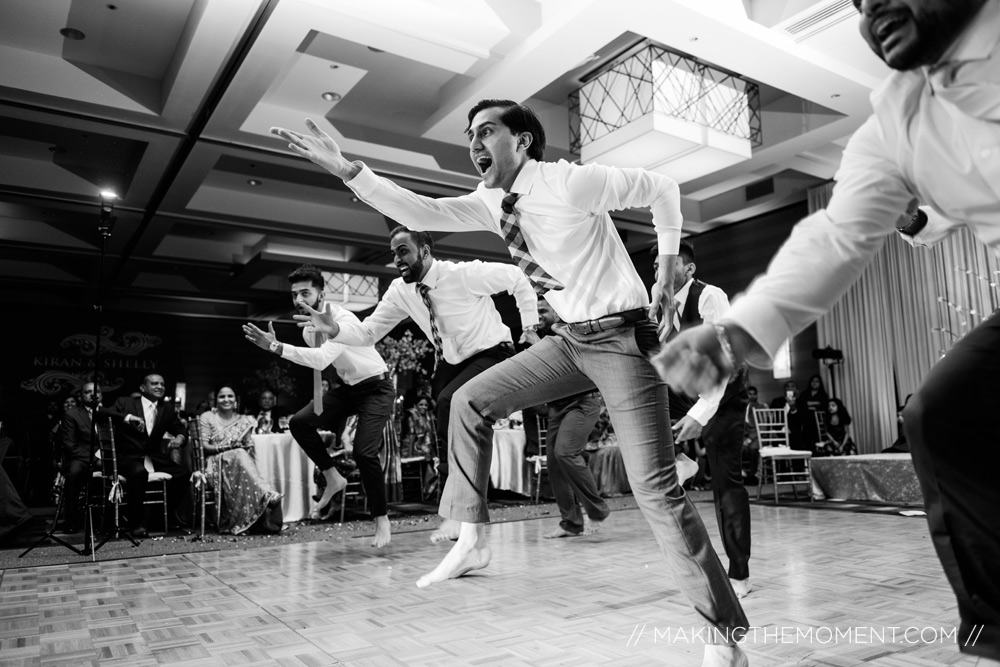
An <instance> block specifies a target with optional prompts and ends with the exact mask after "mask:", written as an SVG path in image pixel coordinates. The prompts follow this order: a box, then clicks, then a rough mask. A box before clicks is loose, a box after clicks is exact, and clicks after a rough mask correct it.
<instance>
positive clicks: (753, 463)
mask: <svg viewBox="0 0 1000 667" xmlns="http://www.w3.org/2000/svg"><path fill="white" fill-rule="evenodd" d="M764 409H767V405H765V404H764V403H763V402H761V400H760V396H759V394H758V393H757V387H754V386H750V387H747V416H746V426H745V427H744V429H743V433H744V436H745V437H744V438H743V445H744V447H745V448H746V449H747V451H748V456H746V457H745V459H749V461H748V466H747V476H746V478H745V479H744V482H745V483H746V484H756V483H757V466H758V465H760V439H759V438H758V436H757V421H756V420H755V419H754V413H753V411H754V410H764Z"/></svg>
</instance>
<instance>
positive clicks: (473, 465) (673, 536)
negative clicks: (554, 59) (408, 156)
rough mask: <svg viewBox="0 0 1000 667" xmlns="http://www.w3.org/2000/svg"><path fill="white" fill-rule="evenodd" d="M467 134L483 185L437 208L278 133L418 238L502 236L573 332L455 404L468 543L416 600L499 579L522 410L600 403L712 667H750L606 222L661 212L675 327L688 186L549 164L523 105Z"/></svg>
mask: <svg viewBox="0 0 1000 667" xmlns="http://www.w3.org/2000/svg"><path fill="white" fill-rule="evenodd" d="M468 121H469V125H468V126H467V128H466V136H467V137H468V141H469V156H470V158H471V159H472V162H473V164H474V165H475V167H476V170H477V172H478V173H479V175H480V177H481V178H482V181H481V183H480V185H479V187H478V188H477V189H476V190H475V191H474V192H472V193H469V194H467V195H462V196H459V197H441V198H438V199H434V198H431V197H426V196H421V195H418V194H416V193H414V192H411V191H409V190H406V189H404V188H401V187H399V186H398V185H396V184H395V183H393V182H392V181H390V180H388V179H386V178H380V177H378V176H376V175H375V174H374V173H373V172H372V171H371V169H369V168H368V167H367V166H366V165H364V164H363V163H361V162H351V161H349V160H347V159H346V158H345V157H344V156H343V154H342V152H341V150H340V147H339V146H338V145H337V143H336V142H335V141H334V140H333V138H332V137H330V136H329V135H328V134H326V133H325V132H323V131H322V130H321V129H320V128H319V127H318V126H317V125H316V124H315V123H313V122H312V121H307V127H308V129H309V132H310V133H311V135H312V136H308V135H304V134H300V133H298V132H292V131H290V130H286V129H280V128H273V129H272V132H273V133H275V134H277V135H278V136H280V137H282V138H283V139H285V140H287V141H288V142H289V146H290V147H291V149H292V150H293V151H294V152H295V153H296V154H297V155H300V156H302V157H305V158H308V159H310V160H312V161H313V162H315V163H316V164H318V165H320V166H322V167H323V168H324V169H326V170H327V171H329V172H330V173H332V174H334V175H335V176H337V177H338V178H341V179H342V180H343V181H344V182H345V184H346V185H347V186H348V187H349V188H350V189H351V190H352V191H353V192H354V193H355V194H356V195H357V196H358V198H359V199H361V200H362V201H364V202H366V203H367V204H369V205H370V206H372V207H374V208H375V209H377V210H378V211H379V212H380V213H382V214H383V215H385V216H387V217H389V218H391V219H393V220H398V221H399V222H400V223H402V224H405V225H406V226H407V227H409V228H410V229H417V230H422V231H433V230H438V231H447V232H458V231H489V232H491V233H493V234H497V235H499V236H502V237H503V238H504V240H505V241H506V242H507V245H508V248H509V250H510V252H511V256H512V257H513V258H514V259H515V261H516V262H517V264H518V266H519V267H520V268H521V270H522V271H524V273H525V274H526V275H527V276H528V279H529V280H530V281H531V282H532V284H533V285H534V286H535V288H536V291H538V292H540V293H542V292H544V293H546V298H547V299H548V302H549V303H550V304H551V305H552V307H553V309H554V310H555V311H556V313H557V314H558V315H559V317H560V318H561V319H562V320H563V321H564V322H566V325H565V326H564V327H560V328H559V330H558V332H557V335H555V336H548V337H547V338H545V339H544V340H542V341H540V342H539V343H537V344H535V345H532V346H531V347H529V348H528V349H527V350H524V351H523V352H521V353H520V354H517V355H515V356H513V357H511V358H510V359H507V360H505V361H503V362H501V363H499V364H497V365H496V366H494V367H492V368H490V369H487V370H486V371H484V372H483V373H481V374H480V375H478V376H476V377H475V378H473V379H472V380H470V381H469V382H468V383H466V384H465V386H463V387H462V388H461V389H459V390H458V392H456V394H455V396H454V397H453V399H452V414H451V420H452V421H451V429H450V432H449V441H448V446H449V447H450V448H451V462H452V464H453V469H452V471H451V473H452V474H451V476H450V477H449V478H448V485H447V486H446V487H445V490H444V494H443V496H442V497H441V507H440V512H441V514H442V516H444V517H445V518H450V519H454V520H457V521H461V522H462V525H461V528H460V532H459V538H458V542H456V544H455V546H454V547H452V549H451V550H450V551H449V552H448V554H447V555H446V556H445V557H444V559H443V560H442V561H441V563H440V564H439V565H438V566H437V567H436V568H435V569H434V570H433V571H432V572H430V573H429V574H427V575H424V576H423V577H421V578H420V579H419V580H418V581H417V586H418V587H421V588H423V587H426V586H430V585H433V584H436V583H439V582H442V581H445V580H447V579H454V578H457V577H460V576H462V575H464V574H465V573H467V572H469V571H472V570H477V569H481V568H484V567H486V566H488V565H489V562H490V559H491V557H492V551H491V549H490V546H489V542H488V540H487V538H486V523H487V522H488V521H489V510H488V507H487V503H486V488H487V485H488V483H489V475H490V462H491V458H492V451H493V447H492V436H493V433H492V430H491V426H492V424H493V423H495V422H496V420H497V419H499V418H502V417H506V416H507V415H509V414H510V413H512V412H514V411H515V410H520V409H523V408H525V407H528V406H532V405H538V404H539V403H545V402H547V401H551V400H556V399H560V398H565V397H567V396H572V395H574V394H579V393H581V392H584V391H587V390H590V389H594V388H597V389H598V390H600V392H601V394H602V395H603V396H604V399H605V401H606V403H607V406H608V412H609V414H610V416H611V421H612V422H613V423H614V426H615V432H616V433H617V435H618V438H619V444H620V447H621V452H622V458H623V460H624V462H625V467H626V469H627V471H628V477H629V482H630V484H631V486H632V492H633V494H634V496H635V498H636V501H637V502H638V504H639V506H640V507H641V508H642V512H643V515H644V516H645V517H646V519H647V521H648V522H649V525H650V529H651V530H652V532H653V534H654V536H655V537H656V540H657V543H658V544H659V545H660V547H661V549H662V550H663V552H664V555H665V556H666V560H667V563H668V564H669V565H670V566H671V568H672V569H673V571H674V573H675V579H676V581H677V584H678V587H679V588H680V590H681V591H682V592H683V594H684V595H685V596H686V597H687V600H688V602H689V604H690V605H691V607H692V608H693V609H694V610H695V611H696V612H697V613H698V614H699V616H700V617H701V620H702V621H704V623H705V624H706V626H707V627H708V630H709V632H708V633H707V636H708V642H709V643H706V645H705V661H704V665H708V666H713V667H714V666H723V665H725V666H729V667H741V666H743V665H746V664H747V657H746V654H745V653H743V651H742V649H740V647H739V646H738V642H739V641H740V639H742V637H743V636H744V635H745V633H746V628H747V626H748V625H749V622H748V621H747V618H746V615H745V614H744V613H743V609H742V607H741V606H740V602H739V600H738V599H737V598H736V594H735V593H734V592H733V589H732V586H730V584H729V579H728V577H727V576H726V571H725V570H724V569H723V567H722V563H721V562H720V561H719V557H718V555H716V553H715V549H713V548H712V543H711V541H710V540H709V537H708V531H707V530H706V529H705V524H704V523H703V522H702V520H701V517H700V516H699V514H698V512H697V510H696V509H695V507H694V505H693V504H692V503H691V500H690V499H689V498H688V497H687V496H686V495H685V494H684V491H683V489H681V488H680V486H679V485H678V483H677V471H676V468H675V465H674V453H673V451H674V450H673V442H672V439H671V434H670V418H669V413H668V407H667V385H666V383H665V382H663V381H662V380H661V379H659V378H658V377H657V374H656V370H655V369H654V368H653V366H652V365H651V364H650V362H649V359H648V358H647V356H646V355H647V354H649V353H651V352H653V351H655V350H656V349H658V346H659V340H658V335H657V330H656V325H655V324H653V323H652V322H650V320H649V313H648V307H649V295H648V294H647V293H646V288H645V286H644V285H643V283H642V280H641V279H640V278H639V274H638V273H637V272H636V270H635V265H634V264H633V262H632V259H631V257H629V254H628V251H627V250H626V248H625V244H624V243H623V242H622V240H621V236H620V235H619V233H618V231H617V230H616V228H615V225H614V222H613V221H612V220H611V216H610V213H609V212H610V211H612V210H619V209H624V208H631V207H636V206H649V207H650V210H651V211H652V217H653V227H654V228H655V230H656V233H657V239H658V245H659V249H660V253H661V255H663V257H662V258H661V260H660V263H661V265H662V266H663V267H664V270H661V271H660V278H659V280H660V282H661V291H660V294H661V295H662V302H663V303H662V306H661V309H662V311H663V312H664V313H668V314H671V313H672V312H673V311H672V308H673V306H672V298H673V284H672V281H673V263H674V261H675V260H676V255H677V246H678V244H679V242H680V232H681V225H682V223H683V217H682V216H681V211H680V191H679V187H678V185H677V183H676V182H675V181H674V180H673V179H671V178H670V177H668V176H665V175H663V174H658V173H655V172H650V171H646V170H643V169H622V168H615V167H607V166H604V165H598V164H588V165H577V164H570V163H568V162H565V161H560V162H543V161H542V160H543V157H544V149H545V130H544V129H543V128H542V124H541V121H540V120H539V119H538V117H537V116H536V115H535V114H534V112H532V111H531V109H529V108H527V107H525V106H524V105H521V104H518V103H516V102H514V101H512V100H482V101H480V102H479V103H477V104H476V105H475V106H473V107H472V109H470V110H469V114H468ZM665 319H667V321H669V320H670V319H672V315H671V317H669V318H665Z"/></svg>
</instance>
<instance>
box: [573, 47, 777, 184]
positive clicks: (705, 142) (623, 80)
mask: <svg viewBox="0 0 1000 667" xmlns="http://www.w3.org/2000/svg"><path fill="white" fill-rule="evenodd" d="M760 126H761V123H760V99H759V90H758V87H757V84H756V83H753V82H752V81H748V80H747V79H744V78H743V77H741V76H739V75H737V74H732V73H730V72H725V71H723V70H720V69H716V68H714V67H710V66H708V65H705V64H704V63H701V62H699V61H697V60H695V59H694V58H691V57H690V56H685V55H682V54H679V53H675V52H673V51H670V50H669V49H667V48H665V47H663V46H660V45H658V44H655V43H653V42H651V41H650V40H644V41H643V42H641V43H640V44H638V45H636V46H635V47H633V48H631V49H629V51H627V52H626V53H625V54H623V55H622V56H620V57H619V58H617V59H616V60H614V61H613V62H611V63H609V64H608V65H607V66H605V67H604V68H602V69H601V70H598V72H597V73H596V74H595V75H593V76H592V78H590V79H589V80H588V81H587V82H586V83H585V84H584V85H583V86H582V87H581V88H580V89H579V90H577V91H576V92H575V93H573V94H572V95H571V96H570V138H571V146H570V148H571V150H572V151H573V152H574V153H575V154H576V155H578V156H579V157H580V161H581V162H582V163H584V164H586V163H591V162H596V163H600V164H606V165H611V166H616V167H643V168H646V169H650V170H652V171H658V172H661V173H664V174H666V175H668V176H670V177H671V178H673V179H674V180H676V181H677V182H678V183H684V182H686V181H690V180H694V179H696V178H699V177H701V176H705V175H706V174H710V173H713V172H715V171H718V170H720V169H724V168H725V167H728V166H731V165H734V164H737V163H739V162H742V161H744V160H748V159H750V157H751V155H752V149H753V148H754V147H756V146H760V144H761V130H760Z"/></svg>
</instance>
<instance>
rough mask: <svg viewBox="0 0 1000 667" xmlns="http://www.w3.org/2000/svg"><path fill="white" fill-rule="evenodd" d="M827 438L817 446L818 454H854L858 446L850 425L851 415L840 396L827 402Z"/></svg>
mask: <svg viewBox="0 0 1000 667" xmlns="http://www.w3.org/2000/svg"><path fill="white" fill-rule="evenodd" d="M826 406H827V407H826V439H825V440H824V441H823V442H822V444H821V447H818V448H817V451H816V454H817V456H853V455H855V454H857V453H858V448H857V446H855V444H854V441H853V440H852V439H851V434H850V432H849V431H848V428H847V427H848V425H849V424H850V423H851V415H850V414H848V412H847V408H845V407H844V404H843V403H842V402H841V401H840V399H839V398H831V399H830V400H828V401H827V403H826Z"/></svg>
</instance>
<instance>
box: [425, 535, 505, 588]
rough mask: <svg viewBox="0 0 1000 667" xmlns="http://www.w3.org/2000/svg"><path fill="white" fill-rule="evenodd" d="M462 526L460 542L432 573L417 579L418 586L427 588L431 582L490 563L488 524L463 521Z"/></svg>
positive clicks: (452, 577) (456, 576)
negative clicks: (487, 540)
mask: <svg viewBox="0 0 1000 667" xmlns="http://www.w3.org/2000/svg"><path fill="white" fill-rule="evenodd" d="M461 526H462V527H461V529H460V531H459V536H458V542H456V543H455V546H453V547H452V548H451V551H449V552H448V553H447V554H446V555H445V557H444V558H443V559H442V560H441V562H440V563H438V566H437V567H436V568H434V570H433V571H432V572H430V574H425V575H424V576H422V577H420V579H418V580H417V588H427V587H428V586H430V585H431V584H436V583H439V582H442V581H446V580H448V579H457V578H458V577H461V576H462V575H464V574H467V573H469V572H471V571H473V570H481V569H483V568H484V567H486V566H487V565H489V564H490V559H491V558H492V557H493V552H492V551H490V545H489V544H487V542H486V524H482V523H463V524H461Z"/></svg>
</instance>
